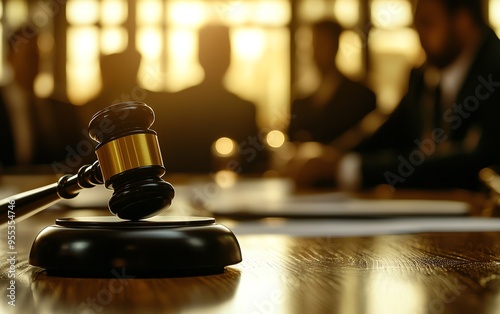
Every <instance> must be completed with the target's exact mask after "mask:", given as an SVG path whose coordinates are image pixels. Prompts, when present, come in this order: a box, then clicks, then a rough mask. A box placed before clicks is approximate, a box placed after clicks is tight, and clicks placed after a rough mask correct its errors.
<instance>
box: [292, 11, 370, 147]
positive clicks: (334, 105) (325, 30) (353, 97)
mask: <svg viewBox="0 0 500 314" xmlns="http://www.w3.org/2000/svg"><path fill="white" fill-rule="evenodd" d="M312 30H313V48H314V62H315V64H316V67H317V68H318V70H319V73H320V74H321V83H320V86H319V88H318V89H317V90H316V92H315V93H313V94H312V95H311V96H309V97H307V98H304V99H298V100H295V101H294V102H293V103H292V107H291V120H290V126H289V129H288V136H289V138H290V140H291V141H294V142H307V141H315V142H320V143H323V144H329V143H331V142H332V141H334V140H335V139H337V138H338V137H339V136H340V135H341V134H343V133H344V132H346V131H347V130H349V129H350V128H351V127H353V126H354V125H356V124H357V123H359V122H360V121H361V120H362V119H363V118H364V117H365V116H366V115H367V114H368V113H370V112H371V111H373V110H374V109H375V106H376V103H375V94H374V93H373V92H372V91H371V90H370V89H368V88H367V87H365V86H363V85H361V84H359V83H356V82H353V81H351V80H349V79H348V78H346V77H345V76H344V75H342V74H341V73H340V71H339V69H338V68H337V66H336V64H335V56H336V55H337V51H338V48H339V37H340V34H341V32H342V28H341V26H340V25H338V24H337V23H335V22H332V21H326V20H325V21H321V22H318V23H316V24H314V25H313V27H312Z"/></svg>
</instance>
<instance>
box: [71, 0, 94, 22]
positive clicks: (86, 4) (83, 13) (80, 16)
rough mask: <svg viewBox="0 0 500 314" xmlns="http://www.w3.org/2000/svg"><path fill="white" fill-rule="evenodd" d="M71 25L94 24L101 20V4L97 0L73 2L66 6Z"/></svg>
mask: <svg viewBox="0 0 500 314" xmlns="http://www.w3.org/2000/svg"><path fill="white" fill-rule="evenodd" d="M66 17H67V19H68V22H69V23H70V24H80V25H81V24H93V23H96V22H97V19H98V18H99V4H98V2H97V1H95V0H71V1H68V3H67V4H66Z"/></svg>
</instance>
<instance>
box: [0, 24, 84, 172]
mask: <svg viewBox="0 0 500 314" xmlns="http://www.w3.org/2000/svg"><path fill="white" fill-rule="evenodd" d="M37 40H38V36H37V31H36V30H35V29H33V28H30V27H26V26H24V27H21V28H19V29H18V30H16V31H14V32H12V33H11V34H10V36H9V38H8V45H7V48H8V50H7V61H8V64H9V66H10V72H11V77H12V79H11V80H10V81H9V82H8V83H7V84H6V85H4V86H2V87H1V88H0V120H1V121H0V138H1V145H2V149H1V152H0V167H3V168H7V167H14V166H19V167H25V166H29V165H39V164H49V163H51V162H53V161H56V160H62V159H64V158H65V156H66V151H65V146H66V145H72V144H76V142H77V140H78V138H79V132H80V130H81V128H79V124H78V121H79V119H78V115H77V112H76V110H75V108H74V106H72V105H70V104H67V103H65V102H62V101H57V100H55V99H49V98H44V99H42V98H40V97H38V96H37V95H36V94H35V92H34V82H35V79H36V77H37V75H38V72H39V52H38V45H37ZM18 169H19V168H18Z"/></svg>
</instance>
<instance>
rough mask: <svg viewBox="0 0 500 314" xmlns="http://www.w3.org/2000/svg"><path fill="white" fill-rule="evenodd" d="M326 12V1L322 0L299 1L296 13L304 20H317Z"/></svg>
mask: <svg viewBox="0 0 500 314" xmlns="http://www.w3.org/2000/svg"><path fill="white" fill-rule="evenodd" d="M325 12H326V3H325V1H323V0H308V1H301V2H300V5H299V8H298V13H299V17H300V18H301V19H302V20H304V21H314V20H319V19H321V18H322V17H324V15H325Z"/></svg>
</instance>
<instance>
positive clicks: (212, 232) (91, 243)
mask: <svg viewBox="0 0 500 314" xmlns="http://www.w3.org/2000/svg"><path fill="white" fill-rule="evenodd" d="M239 262H241V250H240V246H239V244H238V241H237V240H236V237H235V236H234V234H233V233H232V232H231V230H229V229H228V228H227V227H225V226H223V225H219V224H217V223H216V222H215V219H214V218H202V217H167V216H165V217H153V218H149V219H146V220H140V221H124V220H121V219H119V218H117V217H112V216H110V217H85V218H83V217H82V218H61V219H57V220H56V224H55V225H52V226H49V227H46V228H45V229H43V230H42V231H41V232H40V233H39V234H38V236H37V237H36V239H35V241H34V243H33V245H32V247H31V252H30V256H29V263H30V264H31V265H33V266H38V267H42V268H45V269H46V271H47V273H48V274H49V275H54V276H70V277H112V276H113V275H114V274H116V272H117V271H118V272H119V273H122V272H125V273H126V274H127V276H135V277H171V276H192V275H206V274H215V273H221V272H223V271H224V267H225V266H227V265H232V264H236V263H239Z"/></svg>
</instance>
